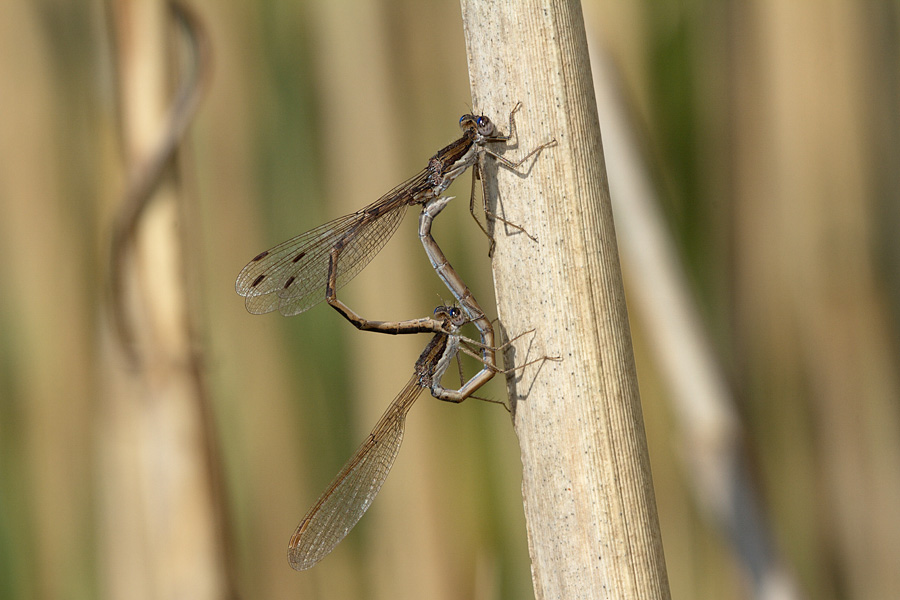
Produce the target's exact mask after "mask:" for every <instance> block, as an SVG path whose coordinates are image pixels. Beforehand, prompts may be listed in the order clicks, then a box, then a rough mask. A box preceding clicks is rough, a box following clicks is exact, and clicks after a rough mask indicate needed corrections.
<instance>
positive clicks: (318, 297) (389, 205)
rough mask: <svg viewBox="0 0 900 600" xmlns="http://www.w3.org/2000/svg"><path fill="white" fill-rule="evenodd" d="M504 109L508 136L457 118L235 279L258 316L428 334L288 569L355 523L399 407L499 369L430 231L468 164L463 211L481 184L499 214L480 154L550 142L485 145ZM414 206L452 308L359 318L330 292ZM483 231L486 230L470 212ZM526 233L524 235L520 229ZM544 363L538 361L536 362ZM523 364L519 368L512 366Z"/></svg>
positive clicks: (398, 419)
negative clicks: (368, 190) (356, 204)
mask: <svg viewBox="0 0 900 600" xmlns="http://www.w3.org/2000/svg"><path fill="white" fill-rule="evenodd" d="M520 108H521V103H519V104H517V105H516V106H515V107H514V108H513V110H512V111H511V112H510V115H509V133H508V134H506V135H503V134H501V133H500V132H499V131H498V130H497V128H496V127H495V125H494V123H493V122H492V121H491V120H490V119H489V118H487V117H485V116H483V115H482V116H477V115H471V114H467V115H463V116H462V117H461V118H460V121H459V124H460V127H461V129H462V136H461V137H460V138H459V139H457V140H456V141H454V142H452V143H450V144H448V145H447V146H445V147H443V148H441V149H440V150H439V151H438V152H437V153H436V154H435V155H434V156H432V157H431V158H430V159H429V161H428V164H427V166H426V167H425V168H424V169H422V170H421V171H419V172H418V173H417V174H415V175H414V176H413V177H411V178H410V179H408V180H406V181H405V182H403V183H401V184H400V185H398V186H397V187H395V188H393V189H392V190H390V191H389V192H388V193H386V194H384V195H383V196H382V197H381V198H379V199H378V200H376V201H375V202H373V203H372V204H369V205H368V206H366V207H364V208H362V209H360V210H358V211H356V212H354V213H352V214H349V215H345V216H343V217H339V218H337V219H334V220H333V221H330V222H328V223H326V224H324V225H321V226H319V227H316V228H314V229H311V230H309V231H307V232H306V233H302V234H300V235H298V236H296V237H294V238H291V239H290V240H287V241H286V242H283V243H281V244H279V245H277V246H275V247H274V248H271V249H270V250H266V251H265V252H262V253H260V254H259V255H257V256H256V257H254V258H253V259H252V260H251V261H250V262H249V263H248V264H247V265H246V266H245V267H244V268H243V269H242V270H241V272H240V274H239V275H238V278H237V281H236V283H235V289H236V291H237V293H238V294H240V295H241V296H243V297H244V298H245V304H246V307H247V310H248V311H250V312H251V313H254V314H263V313H268V312H273V311H275V310H278V311H279V312H281V313H282V314H283V315H286V316H291V315H297V314H300V313H302V312H304V311H306V310H308V309H309V308H311V307H313V306H315V305H316V304H318V303H319V302H321V301H322V300H325V301H326V302H328V304H330V305H331V306H332V307H333V308H334V309H335V310H337V311H338V313H340V314H341V315H342V316H343V317H344V318H345V319H347V320H348V321H350V322H351V323H352V324H353V325H354V326H355V327H357V328H358V329H360V330H364V331H376V332H381V333H390V334H404V333H422V332H431V333H433V334H434V336H433V337H432V338H431V341H430V342H429V343H428V345H427V346H426V347H425V350H424V351H423V352H422V354H421V356H419V359H418V360H417V361H416V365H415V371H414V374H413V376H412V378H411V379H410V380H409V381H408V382H407V384H406V386H404V388H403V389H402V390H401V391H400V393H399V394H398V395H397V397H396V398H394V400H393V402H391V404H390V406H389V407H388V409H387V411H386V412H385V413H384V415H383V416H382V417H381V419H380V420H379V421H378V423H377V424H376V425H375V428H374V429H373V430H372V433H371V434H370V435H369V437H368V438H367V439H366V441H365V442H364V443H363V444H362V445H361V446H360V447H359V448H358V449H357V451H356V453H355V454H354V455H353V456H352V457H351V458H350V460H349V461H348V462H347V463H346V464H345V465H344V467H343V468H342V469H341V471H340V472H339V473H338V475H337V476H336V477H335V479H334V481H332V483H331V485H330V486H329V487H328V488H327V489H326V490H325V492H324V493H323V494H322V495H321V497H320V498H319V500H318V501H317V502H316V503H315V504H314V505H313V507H312V509H310V511H309V512H308V513H307V514H306V516H305V517H304V518H303V520H302V521H301V523H300V525H299V526H298V527H297V529H296V531H295V533H294V535H293V536H292V537H291V541H290V546H289V549H288V559H289V561H290V563H291V566H292V567H294V568H295V569H298V570H302V569H308V568H310V567H312V566H313V565H314V564H316V563H317V562H318V561H319V560H321V559H322V558H323V557H325V555H327V554H328V553H329V552H330V551H331V550H332V549H333V548H334V547H335V546H336V545H337V544H338V543H339V542H340V541H341V540H342V539H343V538H344V536H345V535H346V534H347V533H348V532H349V530H350V529H351V528H352V527H353V526H354V525H355V524H356V523H357V522H358V521H359V519H360V518H361V517H362V515H363V514H364V513H365V511H366V510H367V509H368V507H369V505H370V504H371V502H372V500H373V499H374V497H375V495H376V494H377V493H378V491H379V490H380V488H381V485H382V483H384V480H385V478H386V477H387V474H388V472H389V471H390V468H391V465H392V464H393V461H394V459H395V458H396V456H397V452H398V450H399V448H400V442H401V440H402V437H403V428H404V423H405V419H406V414H407V412H408V411H409V409H410V407H411V406H412V404H413V403H414V402H415V400H416V399H417V398H418V396H419V395H420V393H421V391H422V390H423V389H425V388H428V389H430V390H431V393H432V395H433V396H434V397H435V398H438V399H440V400H445V401H449V402H462V401H463V400H465V399H466V398H469V397H471V396H472V395H473V394H474V393H475V392H476V391H477V390H478V389H479V388H480V387H481V386H483V385H484V384H485V383H487V382H488V381H489V380H490V379H491V378H492V377H493V376H494V375H495V374H496V373H500V372H506V371H504V370H503V369H500V368H499V367H498V366H497V363H496V351H497V350H498V348H497V347H496V345H495V338H494V329H493V325H492V324H491V321H490V320H489V319H488V318H487V317H486V316H485V313H484V311H483V310H482V309H481V307H480V306H479V305H478V302H477V301H476V300H475V297H474V296H473V295H472V292H471V290H470V289H469V287H468V286H467V285H466V284H465V282H464V281H463V280H462V278H461V277H460V276H459V275H458V274H457V272H456V271H455V270H454V269H453V267H452V266H451V265H450V262H449V261H448V260H447V258H446V257H445V256H444V253H443V252H442V251H441V249H440V247H439V246H438V245H437V243H436V242H435V240H434V238H433V237H432V235H431V228H432V223H433V221H434V219H435V217H436V216H437V215H438V214H439V213H440V212H441V211H442V210H443V209H444V208H445V207H446V206H447V204H448V203H449V201H450V200H451V199H452V197H448V196H444V195H443V193H444V192H445V191H446V190H447V188H448V187H449V186H450V184H451V183H453V181H455V180H456V179H457V178H458V177H459V176H460V175H461V174H462V173H464V172H465V171H466V170H467V169H469V168H470V167H471V168H472V170H473V176H472V196H471V199H470V202H469V209H470V211H471V212H472V215H473V217H475V210H474V204H475V203H474V198H475V182H476V181H477V180H480V181H481V182H482V199H483V201H484V204H483V210H484V214H485V218H486V219H497V220H501V221H504V222H505V223H507V224H509V225H511V226H512V227H515V228H517V229H520V230H522V231H523V232H524V229H522V228H521V227H519V226H517V225H515V224H512V223H509V222H508V221H505V220H503V219H500V217H498V216H497V215H495V214H493V213H491V212H490V211H489V210H488V209H487V206H486V196H485V192H486V186H485V185H484V183H485V180H484V161H485V159H486V157H491V158H492V159H494V160H496V161H497V162H498V163H499V164H500V165H503V166H504V167H506V168H508V169H512V170H517V169H518V168H519V167H520V166H521V165H522V164H523V163H524V162H525V161H527V160H528V159H529V158H531V157H533V156H535V155H536V154H537V153H538V152H540V151H541V150H543V149H544V148H547V147H550V146H553V145H555V144H556V141H555V140H552V141H550V142H547V143H544V144H542V145H541V146H538V147H537V148H535V149H534V150H532V151H531V152H529V153H528V154H526V155H525V156H524V157H523V158H522V159H520V160H519V161H516V162H513V161H510V160H509V159H507V158H505V157H503V156H501V155H500V154H497V153H496V152H494V151H493V150H491V149H490V148H489V147H488V146H489V145H491V144H498V143H499V144H510V142H511V140H514V139H516V137H517V136H516V126H515V114H516V112H517V111H518V110H519V109H520ZM413 205H419V206H421V207H422V212H421V214H420V216H419V229H418V231H419V238H420V240H421V242H422V245H423V247H424V248H425V253H426V254H427V255H428V258H429V260H430V262H431V265H432V266H433V267H434V270H435V272H436V273H437V274H438V276H439V277H440V278H441V280H442V281H443V282H444V283H445V284H446V286H447V287H448V289H449V290H450V291H451V293H452V294H453V296H454V298H455V299H456V302H458V304H459V308H457V307H448V306H439V307H438V308H437V309H435V311H434V314H433V315H432V316H430V317H424V318H419V319H411V320H406V321H373V320H368V319H364V318H362V317H361V316H360V315H359V314H357V313H356V312H355V311H354V310H352V309H351V308H350V307H349V306H347V305H346V304H344V302H342V301H341V300H339V299H338V297H337V290H338V288H340V287H341V286H343V285H345V284H346V283H347V282H349V281H350V280H351V279H352V278H353V277H355V276H356V275H357V274H358V273H359V272H360V271H361V270H362V269H363V268H364V267H365V266H366V265H367V264H368V263H369V262H370V261H371V260H372V259H373V258H374V257H375V255H376V254H377V253H378V252H379V251H380V250H381V249H382V248H383V247H384V245H385V244H386V243H387V241H388V239H390V237H391V236H392V235H393V233H394V232H395V231H396V229H397V227H398V226H399V224H400V221H401V220H402V219H403V216H404V215H405V214H406V209H407V208H408V207H410V206H413ZM475 220H476V222H477V223H478V224H479V227H481V229H482V231H484V232H485V234H487V235H488V237H489V238H490V237H491V236H490V234H489V233H488V229H487V228H485V226H484V225H482V224H481V222H480V221H479V220H478V218H477V217H476V218H475ZM526 233H527V232H526ZM491 244H492V247H493V240H492V239H491ZM470 322H471V323H472V324H474V325H475V327H476V328H477V329H478V333H479V336H480V340H477V341H475V340H466V339H465V338H463V337H462V336H461V335H460V334H459V330H460V328H461V327H462V326H463V325H464V324H466V323H470ZM460 351H462V352H465V353H469V354H472V355H473V356H475V357H476V358H477V359H478V360H479V361H480V362H481V363H482V368H481V370H480V371H479V372H478V373H477V374H475V375H474V376H473V377H471V378H470V379H469V380H468V381H465V382H464V383H462V385H461V386H460V388H459V389H456V390H453V389H446V388H444V387H442V386H441V383H440V380H441V377H442V375H443V374H444V372H445V371H446V370H447V367H448V366H449V364H450V362H451V361H452V360H453V359H454V357H456V356H457V353H458V352H460ZM538 360H544V358H541V359H538ZM522 366H525V365H519V366H518V367H517V368H521V367H522Z"/></svg>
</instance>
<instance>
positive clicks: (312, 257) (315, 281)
mask: <svg viewBox="0 0 900 600" xmlns="http://www.w3.org/2000/svg"><path fill="white" fill-rule="evenodd" d="M427 183H428V172H427V171H422V172H420V173H418V174H417V175H416V176H415V177H413V178H412V179H409V180H407V181H405V182H403V183H402V184H400V185H398V186H397V187H395V188H394V189H393V190H391V191H390V192H388V193H387V194H385V195H384V196H382V197H381V198H379V199H378V200H377V201H375V202H373V203H372V204H370V205H369V206H366V207H365V208H363V209H361V210H358V211H357V212H355V213H353V214H349V215H346V216H343V217H339V218H337V219H334V220H333V221H329V222H328V223H325V224H324V225H320V226H319V227H316V228H315V229H310V230H309V231H307V232H306V233H301V234H300V235H298V236H297V237H294V238H291V239H289V240H288V241H286V242H283V243H281V244H278V245H277V246H275V247H274V248H272V249H270V250H267V251H265V252H263V253H261V254H260V255H259V256H257V257H256V258H254V259H253V260H251V261H250V262H249V263H247V266H245V267H244V268H243V269H242V270H241V272H240V274H238V277H237V281H236V282H235V284H234V289H235V291H237V293H238V294H239V295H241V296H244V297H245V298H246V300H245V304H246V306H247V310H248V311H250V312H251V313H254V314H263V313H268V312H272V311H273V310H276V309H277V310H279V311H280V312H281V313H282V314H283V315H285V316H292V315H297V314H300V313H302V312H303V311H305V310H307V309H309V308H312V307H313V306H315V305H316V304H318V303H319V302H321V301H322V300H324V299H325V293H324V289H325V284H326V283H327V282H328V260H329V255H330V253H331V249H332V248H334V247H335V246H336V245H338V244H343V249H342V251H341V255H340V257H339V258H338V270H337V287H341V286H342V285H344V284H346V283H347V282H349V281H350V280H351V279H353V278H354V277H355V276H356V275H357V274H358V273H359V272H360V271H362V269H363V268H364V267H365V266H366V265H367V264H369V262H370V261H371V260H372V259H373V258H375V255H376V254H378V252H379V251H380V250H381V248H383V247H384V245H385V244H386V243H387V241H388V240H389V239H390V238H391V236H392V235H393V234H394V232H395V231H396V230H397V226H398V225H400V221H402V220H403V216H404V215H405V214H406V209H407V207H408V205H409V202H410V201H411V199H412V198H413V197H414V196H415V194H416V193H418V192H420V191H421V190H424V189H428V188H427Z"/></svg>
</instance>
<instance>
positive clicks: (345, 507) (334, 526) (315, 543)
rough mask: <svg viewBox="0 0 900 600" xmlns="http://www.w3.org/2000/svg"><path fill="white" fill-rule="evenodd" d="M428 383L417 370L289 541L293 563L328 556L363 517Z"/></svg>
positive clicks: (307, 563) (310, 563)
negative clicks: (420, 376)
mask: <svg viewBox="0 0 900 600" xmlns="http://www.w3.org/2000/svg"><path fill="white" fill-rule="evenodd" d="M423 389H424V388H423V387H422V386H421V385H420V384H419V375H413V377H412V378H411V379H410V380H409V382H407V384H406V386H405V387H404V388H403V390H401V391H400V393H399V394H398V395H397V397H396V398H394V401H393V402H391V405H390V406H389V407H388V409H387V411H385V413H384V415H382V417H381V419H379V421H378V423H376V425H375V427H374V428H373V429H372V433H370V434H369V437H368V438H366V441H365V442H363V444H362V445H361V446H360V447H359V448H358V449H357V450H356V452H355V453H354V454H353V456H352V457H351V458H350V460H349V461H347V464H345V465H344V467H343V468H342V469H341V471H340V473H338V474H337V477H335V478H334V481H332V482H331V485H329V486H328V488H327V489H326V490H325V492H324V493H323V494H322V496H321V497H320V498H319V500H318V501H317V502H316V503H315V505H314V506H313V507H312V508H311V509H310V510H309V512H308V513H306V516H305V517H303V520H302V521H301V522H300V525H298V526H297V530H296V531H295V532H294V535H293V536H292V537H291V543H290V546H289V547H288V561H289V562H290V563H291V566H292V567H293V568H295V569H297V570H298V571H302V570H304V569H309V568H310V567H312V566H313V565H315V564H316V563H317V562H319V561H320V560H322V559H323V558H324V557H325V556H326V555H327V554H328V553H329V552H331V551H332V550H333V549H334V547H335V546H337V545H338V543H339V542H340V541H341V540H342V539H344V536H346V535H347V533H348V532H349V531H350V530H351V529H352V528H353V526H354V525H356V523H357V522H358V521H359V520H360V518H362V516H363V514H364V513H365V512H366V510H367V509H368V508H369V505H371V504H372V500H374V499H375V496H376V495H377V494H378V492H379V490H381V486H382V484H383V483H384V480H385V479H386V478H387V475H388V473H389V472H390V470H391V466H392V465H393V464H394V459H395V458H397V453H398V452H399V450H400V442H401V441H403V429H404V427H405V424H406V414H407V413H408V412H409V409H410V408H411V407H412V405H413V403H414V402H415V401H416V399H417V398H418V397H419V394H421V393H422V390H423Z"/></svg>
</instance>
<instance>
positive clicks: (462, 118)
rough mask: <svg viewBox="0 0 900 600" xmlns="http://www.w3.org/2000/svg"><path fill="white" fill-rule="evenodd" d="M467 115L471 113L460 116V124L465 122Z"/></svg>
mask: <svg viewBox="0 0 900 600" xmlns="http://www.w3.org/2000/svg"><path fill="white" fill-rule="evenodd" d="M467 116H469V115H463V116H461V117H460V118H459V124H460V125H462V124H463V121H465V120H466V117H467Z"/></svg>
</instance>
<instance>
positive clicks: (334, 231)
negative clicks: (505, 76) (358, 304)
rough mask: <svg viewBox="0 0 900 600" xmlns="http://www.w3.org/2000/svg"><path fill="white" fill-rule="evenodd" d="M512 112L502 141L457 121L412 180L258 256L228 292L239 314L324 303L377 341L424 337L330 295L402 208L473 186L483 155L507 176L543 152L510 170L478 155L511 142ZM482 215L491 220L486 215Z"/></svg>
mask: <svg viewBox="0 0 900 600" xmlns="http://www.w3.org/2000/svg"><path fill="white" fill-rule="evenodd" d="M520 106H521V103H520V104H517V105H516V107H515V108H514V109H513V110H512V112H511V113H510V115H509V131H510V133H509V135H503V134H501V133H499V132H498V131H497V129H496V127H495V126H494V123H493V122H492V121H491V120H490V119H489V118H488V117H485V116H475V115H468V114H467V115H463V116H462V117H461V118H460V120H459V123H460V127H461V128H462V131H463V135H462V137H460V138H459V139H458V140H456V141H455V142H453V143H451V144H449V145H447V146H445V147H444V148H442V149H441V150H439V151H438V152H437V154H435V155H434V156H433V157H431V159H430V160H429V161H428V166H426V167H425V168H424V169H422V171H420V172H419V173H417V174H416V175H415V176H413V177H412V178H410V179H408V180H407V181H405V182H403V183H401V184H400V185H398V186H397V187H395V188H394V189H392V190H391V191H389V192H388V193H387V194H385V195H384V196H382V197H381V198H379V199H378V200H376V201H375V202H373V203H372V204H370V205H368V206H366V207H364V208H362V209H361V210H359V211H357V212H355V213H353V214H350V215H346V216H343V217H340V218H337V219H335V220H333V221H330V222H328V223H326V224H324V225H321V226H319V227H316V228H315V229H311V230H310V231H307V232H306V233H302V234H300V235H298V236H297V237H294V238H292V239H290V240H288V241H286V242H283V243H281V244H279V245H278V246H275V247H274V248H272V249H270V250H266V251H265V252H262V253H260V254H258V255H257V256H256V257H254V258H253V260H251V261H250V262H249V263H248V264H247V266H245V267H244V268H243V270H241V272H240V274H239V275H238V277H237V281H236V282H235V290H236V291H237V293H238V294H239V295H241V296H244V298H245V305H246V307H247V310H248V311H250V312H251V313H254V314H263V313H268V312H272V311H274V310H278V311H280V312H281V313H282V314H283V315H285V316H291V315H296V314H300V313H302V312H304V311H306V310H308V309H309V308H311V307H313V306H315V305H316V304H318V303H319V302H321V301H322V300H323V299H324V300H327V302H328V303H329V304H330V305H331V306H332V307H334V308H335V309H336V310H337V311H338V312H339V313H341V315H343V316H344V317H345V318H346V319H347V320H349V321H350V322H351V323H353V324H354V325H355V326H356V327H357V328H359V329H365V330H373V331H382V332H385V333H413V332H420V331H432V330H431V329H428V327H429V326H431V325H432V324H433V322H434V321H433V320H432V319H427V318H426V319H417V320H414V321H402V322H384V321H369V320H366V319H363V318H362V317H360V316H359V315H358V314H357V313H356V312H354V311H353V310H352V309H350V308H349V307H348V306H347V305H346V304H344V303H343V302H342V301H340V300H339V299H338V298H337V293H336V292H337V289H338V288H339V287H341V286H343V285H344V284H346V283H347V282H349V281H350V280H351V279H352V278H353V277H355V276H356V275H357V274H358V273H359V272H360V271H361V270H362V269H363V268H364V267H365V266H366V265H367V264H368V263H369V262H370V261H371V260H372V259H373V258H374V257H375V255H376V254H377V253H378V252H379V251H380V250H381V248H382V247H383V246H384V244H385V243H387V240H388V239H390V237H391V236H392V235H393V233H394V231H396V229H397V226H398V225H399V224H400V221H401V220H402V219H403V216H404V214H405V213H406V209H407V208H408V207H409V206H410V205H414V204H420V205H423V206H424V205H426V204H427V203H428V202H429V201H430V200H432V199H435V198H438V197H439V196H440V195H441V194H442V193H443V192H444V191H445V190H446V189H447V187H448V186H449V185H450V184H451V183H452V182H453V181H454V180H455V179H456V178H457V177H459V176H460V175H461V174H462V173H463V172H464V171H465V170H466V169H468V168H469V167H472V166H474V167H475V177H476V178H477V177H479V176H481V170H482V169H481V165H482V163H483V160H484V156H485V155H489V156H492V157H493V158H495V159H496V160H498V161H499V162H500V164H502V165H504V166H505V167H507V168H510V169H517V168H518V167H519V166H521V165H522V164H523V163H524V162H525V161H526V160H528V158H530V157H531V156H534V155H535V154H536V153H537V152H539V151H540V150H542V149H543V148H545V147H547V146H550V145H553V144H555V143H556V142H555V140H554V141H551V142H548V143H546V144H543V145H542V146H539V147H538V148H536V149H534V150H533V151H531V152H530V153H528V154H527V155H526V156H525V157H524V158H522V159H521V160H519V161H518V162H512V161H510V160H508V159H506V158H504V157H502V156H500V155H498V154H496V153H495V152H493V151H492V150H490V149H488V148H487V147H486V146H487V144H491V143H495V142H510V140H512V139H513V138H515V137H516V127H515V113H516V111H517V110H518V109H519V108H520ZM473 187H474V180H473ZM470 209H471V210H472V211H473V216H474V202H470ZM486 215H487V216H488V217H489V218H495V216H494V215H492V214H491V213H489V212H487V211H486ZM476 221H477V218H476ZM479 226H481V223H480V222H479ZM482 229H483V230H484V227H483V226H482ZM323 289H324V292H325V293H324V294H323V293H322V292H323Z"/></svg>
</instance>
